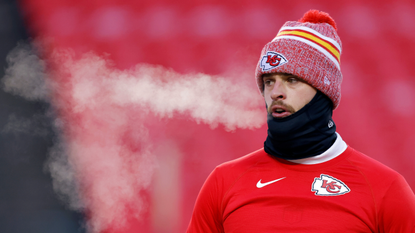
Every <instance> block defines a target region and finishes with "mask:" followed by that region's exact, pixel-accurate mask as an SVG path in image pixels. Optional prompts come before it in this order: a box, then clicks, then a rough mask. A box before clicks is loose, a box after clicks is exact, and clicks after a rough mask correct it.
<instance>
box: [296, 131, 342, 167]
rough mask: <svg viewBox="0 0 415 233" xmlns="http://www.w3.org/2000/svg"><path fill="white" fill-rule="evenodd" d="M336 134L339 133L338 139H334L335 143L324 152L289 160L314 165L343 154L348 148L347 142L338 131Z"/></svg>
mask: <svg viewBox="0 0 415 233" xmlns="http://www.w3.org/2000/svg"><path fill="white" fill-rule="evenodd" d="M336 135H337V138H336V141H334V143H333V145H332V146H331V147H330V148H329V149H327V150H326V151H325V152H323V153H322V154H320V155H316V156H313V157H309V158H304V159H295V160H294V159H293V160H288V161H290V162H292V163H299V164H309V165H312V164H319V163H324V162H327V161H329V160H332V159H334V158H336V157H337V156H339V155H340V154H342V153H343V152H344V151H345V150H346V149H347V144H346V142H344V141H343V139H342V138H341V137H340V134H338V133H337V132H336Z"/></svg>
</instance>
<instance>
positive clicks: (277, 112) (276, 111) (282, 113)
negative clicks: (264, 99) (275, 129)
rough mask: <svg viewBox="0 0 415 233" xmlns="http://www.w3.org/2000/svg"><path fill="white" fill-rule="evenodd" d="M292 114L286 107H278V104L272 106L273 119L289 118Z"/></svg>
mask: <svg viewBox="0 0 415 233" xmlns="http://www.w3.org/2000/svg"><path fill="white" fill-rule="evenodd" d="M291 114H292V113H291V112H290V111H289V110H288V109H287V108H286V107H285V106H282V105H278V104H276V105H272V106H271V115H272V116H273V117H278V118H282V117H287V116H289V115H291Z"/></svg>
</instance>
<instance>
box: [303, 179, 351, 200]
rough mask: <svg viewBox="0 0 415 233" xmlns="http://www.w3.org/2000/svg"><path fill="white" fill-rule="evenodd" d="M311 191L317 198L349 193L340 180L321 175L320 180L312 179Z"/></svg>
mask: <svg viewBox="0 0 415 233" xmlns="http://www.w3.org/2000/svg"><path fill="white" fill-rule="evenodd" d="M311 191H313V192H315V193H314V194H315V195H317V196H337V195H343V194H346V193H348V192H350V189H349V187H347V185H346V184H345V183H343V182H342V181H341V180H338V179H336V178H334V177H331V176H329V175H325V174H321V175H320V178H318V177H316V178H314V182H313V184H312V187H311Z"/></svg>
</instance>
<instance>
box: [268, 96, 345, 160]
mask: <svg viewBox="0 0 415 233" xmlns="http://www.w3.org/2000/svg"><path fill="white" fill-rule="evenodd" d="M332 114H333V104H332V102H331V100H330V99H329V98H328V97H327V96H326V95H324V94H323V93H321V92H320V91H317V94H316V95H315V96H314V98H313V99H312V100H311V101H310V102H309V103H308V104H306V105H305V106H304V107H303V108H301V109H300V110H299V111H298V112H295V113H294V114H292V115H290V116H287V117H284V118H274V117H273V116H272V115H271V114H270V113H268V120H267V122H268V137H267V139H266V140H265V142H264V150H265V152H267V153H268V154H270V155H273V156H276V157H279V158H283V159H289V160H292V159H303V158H307V157H312V156H316V155H319V154H321V153H323V152H324V151H326V150H327V149H328V148H330V146H331V145H333V143H334V141H335V140H336V138H337V135H336V125H335V124H334V122H333V120H332Z"/></svg>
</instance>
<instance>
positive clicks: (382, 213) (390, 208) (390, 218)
mask: <svg viewBox="0 0 415 233" xmlns="http://www.w3.org/2000/svg"><path fill="white" fill-rule="evenodd" d="M379 232H382V233H383V232H385V233H386V232H388V233H398V232H400V233H401V232H415V195H414V193H413V192H412V189H411V187H410V186H409V185H408V183H407V182H406V181H405V179H404V178H403V177H402V176H401V175H399V177H398V179H397V180H395V181H394V182H393V183H392V185H391V186H390V187H389V189H388V190H387V192H386V193H385V196H384V197H383V198H382V200H381V203H380V208H379Z"/></svg>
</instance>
